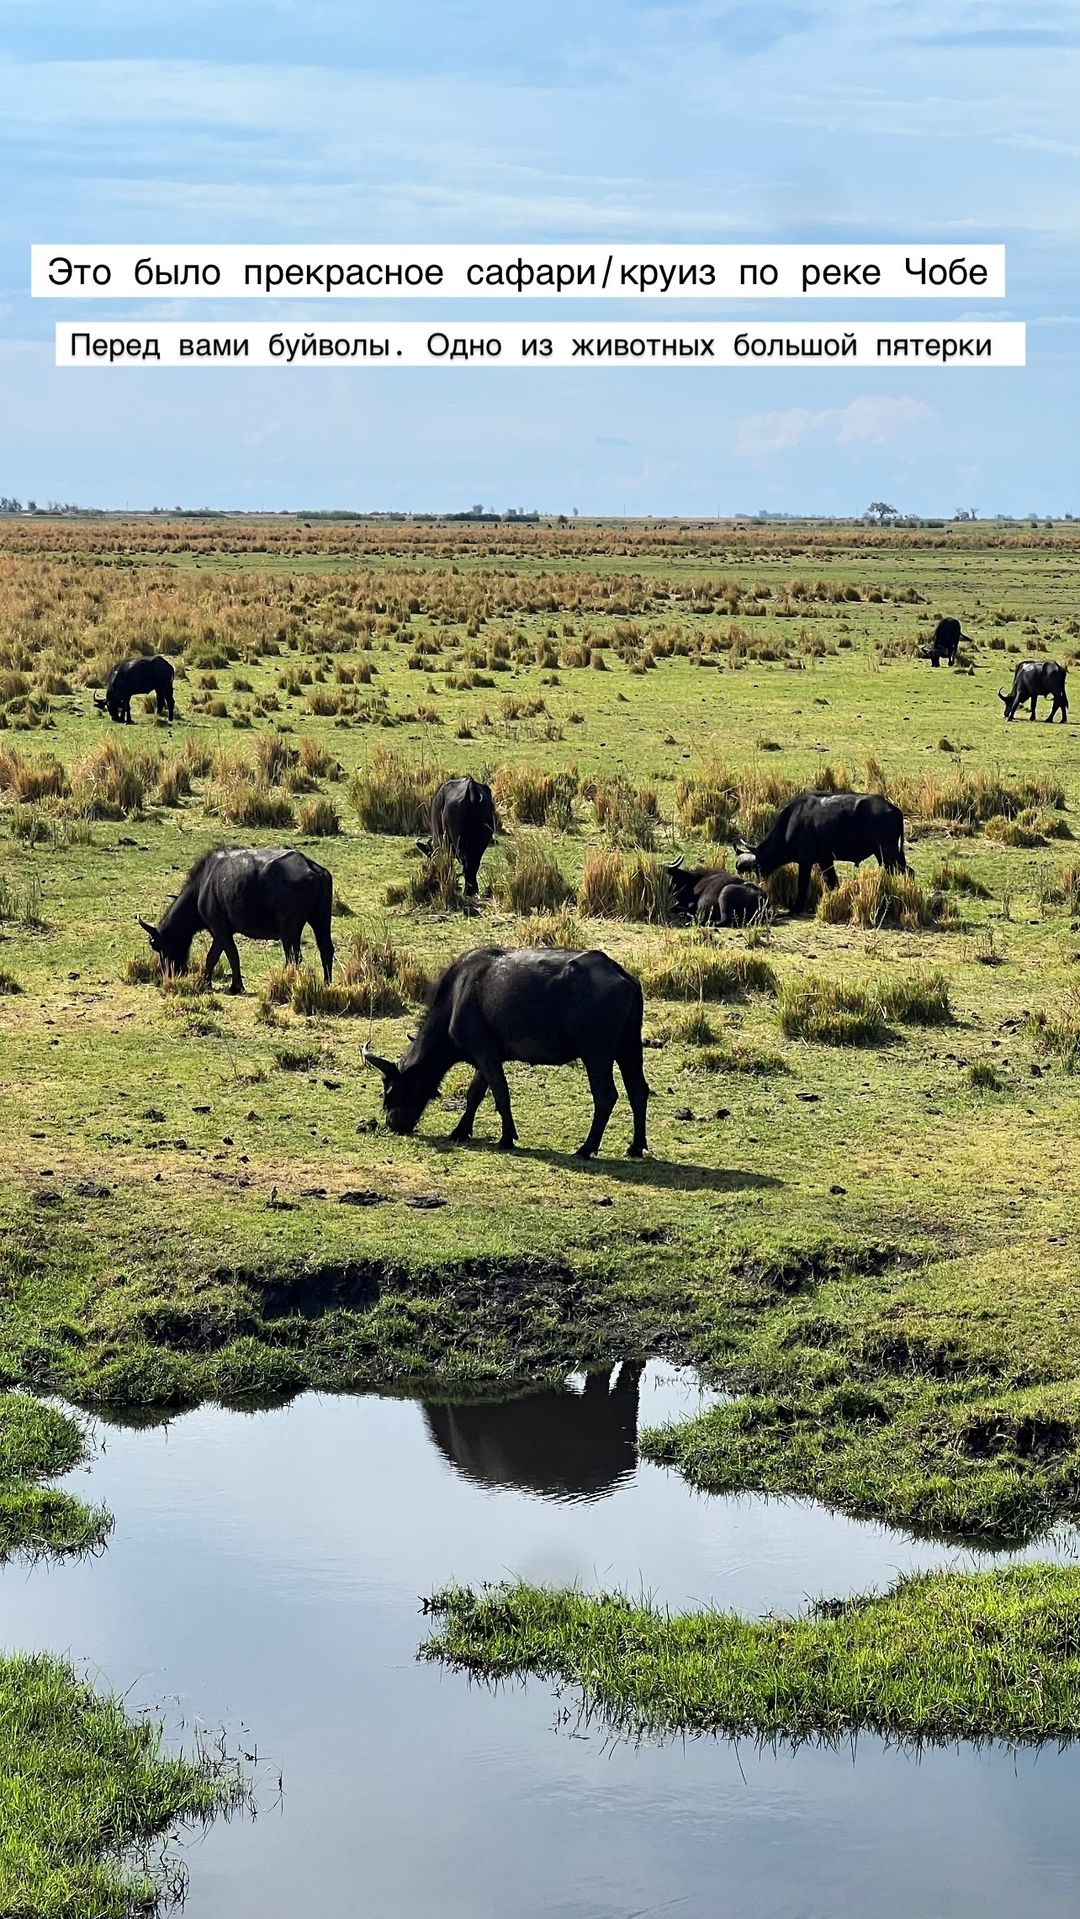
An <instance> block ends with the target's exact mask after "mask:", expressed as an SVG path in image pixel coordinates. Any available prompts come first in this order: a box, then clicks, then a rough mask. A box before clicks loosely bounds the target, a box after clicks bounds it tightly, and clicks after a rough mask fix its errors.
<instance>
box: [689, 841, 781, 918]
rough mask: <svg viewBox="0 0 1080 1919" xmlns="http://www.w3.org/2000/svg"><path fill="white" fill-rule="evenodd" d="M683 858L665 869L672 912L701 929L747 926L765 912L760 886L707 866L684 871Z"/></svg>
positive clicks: (766, 898)
mask: <svg viewBox="0 0 1080 1919" xmlns="http://www.w3.org/2000/svg"><path fill="white" fill-rule="evenodd" d="M682 857H683V856H682V854H681V853H680V854H679V857H678V859H677V860H672V861H671V862H670V864H669V865H668V866H667V868H666V872H667V876H668V882H669V884H670V887H671V896H672V900H673V902H674V906H675V911H676V913H677V914H679V915H681V916H682V917H683V918H685V919H693V920H697V922H698V924H699V925H700V926H704V925H706V924H707V923H709V922H713V923H715V924H717V925H719V926H747V925H749V924H750V922H751V921H752V920H756V919H761V918H762V917H763V915H764V914H765V913H766V912H767V910H768V905H769V901H768V896H767V894H765V893H764V892H762V889H761V887H760V886H750V885H747V883H746V882H745V881H744V880H739V879H736V877H735V875H734V873H726V872H724V871H723V869H722V868H718V867H709V866H691V867H684V865H683V863H682Z"/></svg>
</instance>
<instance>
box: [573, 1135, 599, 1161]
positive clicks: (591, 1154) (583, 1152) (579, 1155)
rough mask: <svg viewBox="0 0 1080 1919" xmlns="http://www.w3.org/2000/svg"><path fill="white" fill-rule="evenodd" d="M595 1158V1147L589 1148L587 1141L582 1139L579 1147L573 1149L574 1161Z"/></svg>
mask: <svg viewBox="0 0 1080 1919" xmlns="http://www.w3.org/2000/svg"><path fill="white" fill-rule="evenodd" d="M595 1157H596V1147H595V1146H590V1145H589V1142H588V1140H587V1139H583V1140H582V1142H581V1145H580V1146H575V1148H574V1158H575V1159H595Z"/></svg>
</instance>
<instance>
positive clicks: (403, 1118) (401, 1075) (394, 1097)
mask: <svg viewBox="0 0 1080 1919" xmlns="http://www.w3.org/2000/svg"><path fill="white" fill-rule="evenodd" d="M360 1057H361V1059H362V1060H363V1062H364V1065H365V1066H374V1067H375V1068H376V1070H377V1071H378V1072H380V1073H381V1074H382V1082H383V1094H382V1103H383V1116H384V1118H385V1120H386V1124H387V1126H388V1127H389V1129H390V1131H391V1132H392V1133H412V1132H414V1131H415V1130H416V1126H417V1122H418V1121H419V1119H420V1116H421V1114H422V1113H423V1110H424V1108H425V1106H426V1105H427V1103H428V1099H429V1098H430V1094H425V1093H421V1091H420V1089H419V1087H418V1085H417V1084H416V1078H415V1076H414V1075H413V1074H411V1073H408V1072H403V1071H402V1069H401V1067H400V1066H395V1065H394V1062H393V1060H390V1059H380V1057H379V1055H378V1053H373V1052H372V1051H371V1048H370V1047H369V1046H364V1047H362V1048H361V1052H360Z"/></svg>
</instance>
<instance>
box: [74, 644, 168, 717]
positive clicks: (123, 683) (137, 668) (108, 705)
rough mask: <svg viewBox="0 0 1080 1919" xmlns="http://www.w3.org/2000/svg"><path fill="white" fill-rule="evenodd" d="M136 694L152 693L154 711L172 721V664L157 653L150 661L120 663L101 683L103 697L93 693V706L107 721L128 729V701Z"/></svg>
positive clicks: (137, 660) (129, 702)
mask: <svg viewBox="0 0 1080 1919" xmlns="http://www.w3.org/2000/svg"><path fill="white" fill-rule="evenodd" d="M139 693H156V694H157V710H158V712H159V713H167V714H168V717H169V719H170V720H174V719H175V718H176V701H175V699H174V698H173V669H172V664H171V662H170V661H169V660H166V659H163V658H162V656H161V655H160V654H159V653H158V654H155V655H154V657H153V659H151V660H147V659H142V658H139V659H135V660H121V662H120V664H119V666H114V667H113V670H112V672H111V673H110V674H109V677H108V679H107V680H106V682H105V693H104V697H102V696H101V695H99V694H97V693H95V694H94V705H95V706H96V707H97V709H98V711H99V712H101V713H108V715H109V717H110V719H113V720H117V721H123V722H124V723H125V724H126V725H127V726H130V725H131V724H132V719H131V702H132V700H133V699H135V697H136V696H137V695H138V694H139Z"/></svg>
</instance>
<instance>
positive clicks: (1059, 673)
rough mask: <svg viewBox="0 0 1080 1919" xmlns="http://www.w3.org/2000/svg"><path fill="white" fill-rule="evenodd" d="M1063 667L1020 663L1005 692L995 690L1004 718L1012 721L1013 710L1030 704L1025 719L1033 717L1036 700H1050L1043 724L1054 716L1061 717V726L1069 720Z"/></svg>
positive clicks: (1041, 662)
mask: <svg viewBox="0 0 1080 1919" xmlns="http://www.w3.org/2000/svg"><path fill="white" fill-rule="evenodd" d="M1065 676H1066V668H1065V667H1063V666H1059V665H1058V663H1057V661H1056V660H1023V661H1022V662H1021V664H1020V665H1019V666H1018V667H1017V669H1016V671H1015V673H1014V674H1013V683H1012V685H1011V686H1010V688H1009V690H1008V692H1007V693H1003V692H1002V691H1001V688H1000V687H999V688H998V699H999V700H1001V701H1002V703H1003V705H1004V707H1005V718H1006V719H1007V720H1011V719H1014V718H1015V716H1016V712H1017V708H1018V707H1021V706H1027V704H1028V701H1029V700H1030V702H1031V711H1030V712H1029V714H1028V718H1029V719H1031V720H1033V719H1034V718H1035V703H1036V701H1037V700H1040V699H1044V698H1045V699H1048V700H1052V701H1053V705H1052V706H1051V708H1050V711H1049V713H1048V714H1047V716H1046V723H1047V725H1049V724H1050V721H1051V720H1052V719H1053V717H1054V714H1055V713H1060V714H1061V720H1062V725H1064V723H1065V721H1066V720H1067V719H1068V717H1069V700H1068V695H1067V693H1066V691H1065Z"/></svg>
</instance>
